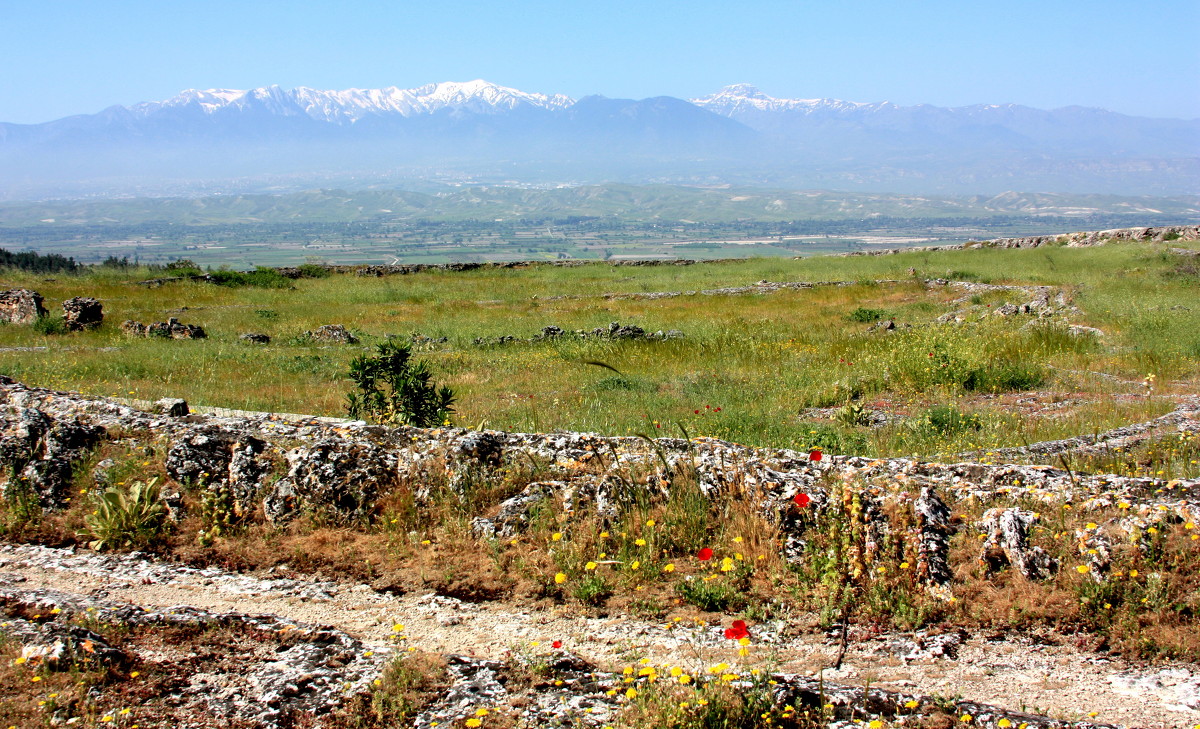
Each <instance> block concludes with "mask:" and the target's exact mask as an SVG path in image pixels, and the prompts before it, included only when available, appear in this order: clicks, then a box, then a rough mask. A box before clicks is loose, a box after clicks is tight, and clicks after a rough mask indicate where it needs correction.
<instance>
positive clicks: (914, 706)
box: [904, 699, 920, 709]
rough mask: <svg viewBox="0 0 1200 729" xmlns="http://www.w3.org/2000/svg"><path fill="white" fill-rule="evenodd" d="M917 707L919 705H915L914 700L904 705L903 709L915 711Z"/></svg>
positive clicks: (915, 701)
mask: <svg viewBox="0 0 1200 729" xmlns="http://www.w3.org/2000/svg"><path fill="white" fill-rule="evenodd" d="M918 706H920V704H919V703H917V700H916V699H910V700H908V701H907V702H906V703H905V704H904V708H906V709H915V708H917V707H918Z"/></svg>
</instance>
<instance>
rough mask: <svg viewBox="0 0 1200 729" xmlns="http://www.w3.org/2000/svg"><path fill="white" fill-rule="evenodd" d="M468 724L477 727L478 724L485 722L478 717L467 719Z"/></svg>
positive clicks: (473, 727)
mask: <svg viewBox="0 0 1200 729" xmlns="http://www.w3.org/2000/svg"><path fill="white" fill-rule="evenodd" d="M467 726H469V727H471V729H475V727H477V726H483V722H482V721H480V720H478V719H467Z"/></svg>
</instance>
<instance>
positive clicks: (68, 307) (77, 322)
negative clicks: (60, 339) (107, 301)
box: [62, 296, 104, 332]
mask: <svg viewBox="0 0 1200 729" xmlns="http://www.w3.org/2000/svg"><path fill="white" fill-rule="evenodd" d="M62 308H63V323H64V324H65V325H66V327H67V329H69V330H71V331H73V332H80V331H83V330H84V329H96V328H98V327H99V326H100V325H101V324H102V323H103V322H104V307H103V306H102V305H101V304H100V302H99V301H98V300H97V299H93V298H91V297H88V296H76V297H75V298H73V299H67V300H66V301H64V302H63V303H62Z"/></svg>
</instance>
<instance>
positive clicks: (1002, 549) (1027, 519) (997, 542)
mask: <svg viewBox="0 0 1200 729" xmlns="http://www.w3.org/2000/svg"><path fill="white" fill-rule="evenodd" d="M1036 521H1037V516H1035V515H1034V514H1033V512H1029V511H1023V510H1021V509H988V510H987V511H985V512H984V513H983V519H982V525H983V528H984V529H985V530H986V531H987V534H988V538H987V541H985V542H984V543H983V552H982V554H980V557H979V561H981V562H983V563H984V564H985V565H987V568H988V572H996V571H998V570H999V569H1001V568H1002V567H1004V566H1005V565H1012V566H1013V567H1014V568H1015V569H1016V570H1017V571H1018V572H1020V573H1021V575H1022V576H1024V577H1025V578H1026V579H1029V580H1044V579H1046V578H1048V577H1050V576H1051V575H1053V574H1054V573H1055V572H1058V560H1056V559H1054V558H1053V557H1051V556H1050V555H1049V554H1047V553H1046V550H1044V549H1042V548H1041V547H1030V546H1029V527H1031V526H1033V524H1034V523H1035V522H1036Z"/></svg>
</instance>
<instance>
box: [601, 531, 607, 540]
mask: <svg viewBox="0 0 1200 729" xmlns="http://www.w3.org/2000/svg"><path fill="white" fill-rule="evenodd" d="M600 538H601V539H608V532H600Z"/></svg>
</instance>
